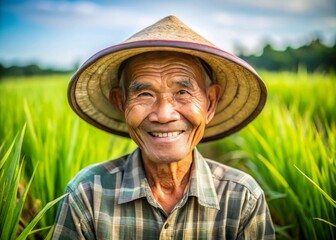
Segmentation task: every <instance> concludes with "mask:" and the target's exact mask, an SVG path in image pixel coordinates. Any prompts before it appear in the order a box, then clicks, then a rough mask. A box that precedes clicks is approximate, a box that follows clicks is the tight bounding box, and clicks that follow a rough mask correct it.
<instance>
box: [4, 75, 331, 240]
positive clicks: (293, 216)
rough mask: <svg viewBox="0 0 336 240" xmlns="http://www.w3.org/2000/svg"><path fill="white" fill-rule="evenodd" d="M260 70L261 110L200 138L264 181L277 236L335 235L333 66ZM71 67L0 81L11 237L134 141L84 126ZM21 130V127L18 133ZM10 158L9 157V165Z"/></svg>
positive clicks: (45, 229)
mask: <svg viewBox="0 0 336 240" xmlns="http://www.w3.org/2000/svg"><path fill="white" fill-rule="evenodd" d="M261 75H262V77H263V78H264V79H265V81H266V82H267V86H268V89H269V99H268V100H269V101H268V103H267V105H266V107H265V109H264V111H263V112H262V114H261V115H260V116H259V117H258V118H257V119H256V120H255V121H254V122H253V123H252V124H250V125H249V126H248V127H246V128H245V129H243V130H242V131H240V132H239V133H237V134H235V135H232V136H230V137H228V138H225V139H223V140H219V141H216V142H213V143H205V144H201V145H199V147H198V148H199V150H200V151H201V152H202V153H203V154H204V155H205V156H207V157H211V158H213V159H215V160H218V161H220V162H223V163H225V164H227V165H231V166H234V167H236V168H239V169H242V170H244V171H246V172H248V173H250V174H251V175H253V176H254V177H255V178H256V179H257V181H258V182H259V183H260V185H261V186H262V188H263V189H264V190H265V193H266V196H267V199H268V203H269V206H270V209H271V214H272V217H273V220H274V223H275V224H276V231H277V238H278V239H334V238H335V237H336V235H335V232H336V228H335V224H336V218H335V216H336V203H335V199H336V191H335V190H336V161H335V156H336V114H335V111H334V109H335V106H336V98H335V96H334V93H335V92H336V75H335V74H319V73H314V74H308V73H307V72H305V71H300V72H299V73H295V74H294V73H287V72H281V73H269V72H262V73H261ZM69 77H70V76H67V75H60V76H50V77H45V76H44V77H30V78H8V79H5V81H2V82H1V83H0V96H1V100H0V146H1V148H0V160H1V163H0V167H1V172H0V181H1V182H0V184H1V189H0V190H1V191H0V193H1V194H2V195H1V197H2V198H1V201H2V202H1V206H4V205H3V204H4V201H5V200H4V199H8V200H6V201H7V202H6V204H7V205H8V204H10V205H8V206H15V205H16V199H15V198H19V196H23V198H22V199H23V200H22V202H24V204H23V203H22V206H19V207H18V209H19V208H21V207H22V213H21V219H19V217H18V214H17V212H21V211H19V210H15V214H14V211H13V210H9V209H8V208H7V209H5V208H1V214H7V215H8V214H11V215H12V216H11V217H10V218H11V219H12V220H11V223H7V224H11V226H12V227H11V229H10V230H7V233H6V234H8V235H7V236H12V239H13V236H14V237H15V234H16V231H17V230H18V231H22V230H23V229H25V228H27V225H28V224H29V223H30V222H31V221H32V219H33V218H34V217H35V216H36V215H37V214H38V213H39V212H41V210H42V208H43V207H44V206H46V205H47V204H48V203H49V202H51V201H53V200H55V199H56V198H58V197H60V196H62V194H63V193H64V190H65V187H66V184H67V183H68V181H69V180H70V179H71V178H72V177H73V176H74V175H75V174H76V173H77V172H78V171H79V170H80V169H82V168H83V167H85V166H87V165H89V164H93V163H97V162H100V161H104V160H107V159H113V158H116V157H118V156H121V155H123V154H126V153H129V152H131V151H132V150H133V149H134V148H135V147H136V145H135V144H134V143H133V142H132V141H131V140H128V139H125V138H121V137H116V136H112V135H109V134H107V133H104V132H102V131H100V130H97V129H95V128H93V127H91V126H89V125H88V124H87V123H85V122H84V121H82V120H81V119H79V117H78V116H76V114H75V113H73V112H72V111H71V109H70V107H69V106H68V103H67V99H66V91H67V83H68V80H69ZM24 126H25V127H24ZM24 128H25V130H24V131H23V129H24ZM21 132H22V136H23V137H22V138H20V137H19V136H20V135H19V136H18V137H17V138H16V139H17V140H16V141H14V139H15V136H16V135H17V134H20V133H21ZM20 139H22V144H20ZM14 142H15V143H16V144H15V145H12V143H14ZM13 146H14V147H13ZM21 147H22V148H21ZM19 152H21V155H20V154H19ZM6 153H8V154H7V155H8V157H6V156H7V155H6ZM5 158H6V159H7V161H2V159H5ZM14 160H15V162H16V163H17V164H16V165H15V166H13V167H12V168H10V167H9V166H7V165H8V163H10V162H11V161H14ZM3 162H4V163H6V164H4V163H3ZM9 169H11V170H9ZM34 170H35V172H34ZM9 171H11V174H7V175H6V173H7V172H9ZM20 173H21V174H20ZM10 176H11V177H12V179H11V180H10V179H9V177H10ZM5 177H6V179H7V180H6V181H5V180H4V181H3V179H5ZM18 179H19V180H18ZM30 180H32V181H31V185H30V187H29V191H27V192H25V191H24V190H25V189H28V185H29V182H30ZM11 181H14V182H11ZM17 191H19V193H20V194H19V195H18V196H16V192H17ZM3 196H7V198H3ZM18 204H21V202H20V201H18ZM7 205H6V206H7ZM3 211H7V212H3ZM56 211H57V205H55V206H53V207H51V208H50V209H49V210H48V211H46V212H45V213H44V212H43V213H44V214H43V215H42V214H41V216H42V218H41V220H40V221H39V222H38V223H37V225H36V228H38V229H42V230H40V231H37V232H33V233H32V234H31V235H30V237H31V238H32V239H39V238H44V237H46V236H47V234H48V233H49V232H50V227H51V226H52V224H53V221H54V218H55V214H56ZM1 216H2V215H1ZM1 224H2V223H1ZM6 226H7V225H6ZM1 227H3V225H1ZM6 229H8V228H6ZM13 231H14V232H15V233H13Z"/></svg>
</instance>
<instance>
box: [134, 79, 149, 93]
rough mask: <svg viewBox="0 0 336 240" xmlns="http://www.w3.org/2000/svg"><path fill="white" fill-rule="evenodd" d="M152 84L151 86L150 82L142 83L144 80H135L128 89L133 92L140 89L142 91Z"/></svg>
mask: <svg viewBox="0 0 336 240" xmlns="http://www.w3.org/2000/svg"><path fill="white" fill-rule="evenodd" d="M150 86H151V84H149V83H142V82H138V81H133V82H131V84H130V85H129V87H128V90H129V91H131V92H139V91H142V90H144V89H148V88H150Z"/></svg>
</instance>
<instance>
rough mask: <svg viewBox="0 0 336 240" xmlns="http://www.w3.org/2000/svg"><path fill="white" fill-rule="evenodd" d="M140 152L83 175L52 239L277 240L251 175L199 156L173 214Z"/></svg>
mask: <svg viewBox="0 0 336 240" xmlns="http://www.w3.org/2000/svg"><path fill="white" fill-rule="evenodd" d="M140 155H141V154H140V150H139V149H137V150H135V151H134V152H133V153H132V154H130V155H129V156H125V157H121V158H119V159H117V160H114V161H108V162H104V163H100V164H97V165H93V166H89V167H87V168H85V169H83V170H82V171H81V172H80V173H79V174H78V175H77V176H76V177H75V178H74V179H73V180H72V181H71V182H70V183H69V185H68V187H67V192H68V193H69V194H68V195H67V197H66V198H65V199H64V200H63V201H62V203H61V205H60V207H59V212H58V215H57V220H56V224H55V229H54V234H53V239H72V240H74V239H126V240H129V239H144V240H149V239H258V240H259V239H274V238H275V236H274V228H273V224H272V220H271V217H270V213H269V210H268V206H267V203H266V201H265V197H264V194H263V191H262V190H261V188H260V187H259V186H258V184H257V183H256V182H255V181H254V180H253V179H252V178H251V177H250V176H249V175H247V174H246V173H243V172H241V171H239V170H236V169H233V168H230V167H228V166H225V165H222V164H220V163H217V162H214V161H211V160H208V159H204V158H203V157H202V156H201V155H200V154H199V152H198V151H197V150H195V151H194V162H193V164H192V169H191V176H190V182H189V186H188V187H187V190H186V191H185V194H184V197H183V198H182V199H181V201H180V202H179V203H178V204H177V205H176V206H175V208H174V209H173V211H172V212H171V213H170V214H166V213H165V211H164V210H163V209H162V208H161V207H160V205H159V204H158V203H157V202H156V201H155V198H154V197H153V194H152V192H151V189H150V186H149V184H148V182H147V179H146V176H145V172H144V168H143V165H142V160H141V156H140Z"/></svg>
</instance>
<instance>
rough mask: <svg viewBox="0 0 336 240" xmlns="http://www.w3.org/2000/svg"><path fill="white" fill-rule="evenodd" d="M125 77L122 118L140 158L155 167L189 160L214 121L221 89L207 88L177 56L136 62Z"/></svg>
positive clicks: (197, 69) (194, 67) (190, 61)
mask: <svg viewBox="0 0 336 240" xmlns="http://www.w3.org/2000/svg"><path fill="white" fill-rule="evenodd" d="M124 74H125V75H124V77H125V79H126V80H125V82H124V85H125V87H126V89H127V90H126V94H125V95H126V99H125V101H124V105H123V111H124V116H125V120H126V124H127V126H128V131H129V134H130V136H131V137H132V139H133V140H134V141H135V142H136V143H137V144H138V146H139V147H140V149H141V150H142V157H143V158H145V159H147V160H149V161H152V162H154V163H159V164H164V163H171V162H176V161H180V160H191V159H192V150H193V149H194V147H195V146H196V145H197V144H198V142H199V141H200V140H201V139H202V137H203V133H204V129H205V125H206V124H207V123H208V122H209V121H210V120H211V118H212V117H213V114H214V111H215V107H216V104H217V101H218V96H213V95H219V92H220V89H219V86H218V85H212V86H210V87H208V89H207V88H206V84H205V73H204V71H203V69H202V67H201V65H200V63H199V62H198V61H197V60H196V59H195V58H193V57H191V56H188V55H183V54H177V53H150V54H145V55H144V54H143V55H141V56H138V57H135V58H133V59H132V60H131V61H129V62H128V64H127V65H126V67H125V70H124ZM214 88H216V89H214ZM217 90H218V91H217ZM210 95H211V96H210ZM120 96H121V94H120ZM214 105H215V106H214Z"/></svg>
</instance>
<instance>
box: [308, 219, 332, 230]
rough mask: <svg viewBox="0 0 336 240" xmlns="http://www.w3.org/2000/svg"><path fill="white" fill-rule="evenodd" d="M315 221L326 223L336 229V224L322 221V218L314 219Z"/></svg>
mask: <svg viewBox="0 0 336 240" xmlns="http://www.w3.org/2000/svg"><path fill="white" fill-rule="evenodd" d="M313 219H315V220H319V221H321V222H324V223H326V224H329V225H330V226H332V227H334V228H336V224H334V223H331V222H329V221H327V220H325V219H322V218H313Z"/></svg>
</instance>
